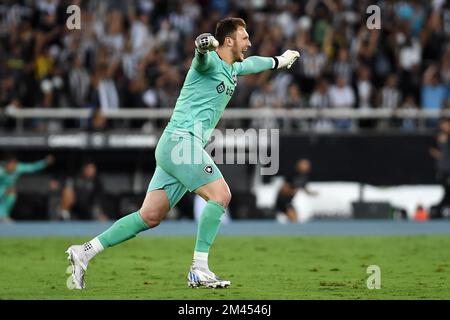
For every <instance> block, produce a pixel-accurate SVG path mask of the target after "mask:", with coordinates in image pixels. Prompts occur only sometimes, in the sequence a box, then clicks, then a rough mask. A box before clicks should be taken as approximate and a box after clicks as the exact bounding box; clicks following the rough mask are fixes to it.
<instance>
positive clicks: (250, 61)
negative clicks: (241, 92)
mask: <svg viewBox="0 0 450 320" xmlns="http://www.w3.org/2000/svg"><path fill="white" fill-rule="evenodd" d="M298 57H300V53H299V52H298V51H294V50H287V51H286V52H284V53H283V54H282V55H281V56H276V57H259V56H252V57H248V58H247V59H245V60H244V61H243V62H237V63H236V67H237V74H238V75H246V74H253V73H259V72H262V71H266V70H275V69H281V68H288V69H289V68H290V67H291V66H292V64H293V63H294V62H295V60H297V58H298Z"/></svg>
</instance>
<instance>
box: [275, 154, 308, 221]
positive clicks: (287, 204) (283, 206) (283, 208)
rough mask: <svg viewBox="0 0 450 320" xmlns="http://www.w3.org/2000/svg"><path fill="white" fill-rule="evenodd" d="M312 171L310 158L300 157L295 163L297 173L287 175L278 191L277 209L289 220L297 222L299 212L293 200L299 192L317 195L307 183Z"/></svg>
mask: <svg viewBox="0 0 450 320" xmlns="http://www.w3.org/2000/svg"><path fill="white" fill-rule="evenodd" d="M310 173H311V162H310V161H309V160H308V159H300V160H299V161H298V162H297V163H296V165H295V173H294V174H289V175H287V176H286V177H285V181H284V183H283V185H282V187H281V189H280V191H279V192H278V196H277V201H276V210H277V211H279V212H283V213H284V214H286V216H287V217H288V219H289V221H291V222H297V221H298V214H297V211H296V210H295V208H294V206H293V204H292V200H293V198H294V196H295V195H296V194H297V192H306V193H307V194H308V195H313V196H314V195H317V193H316V192H314V191H311V190H309V188H308V187H307V184H308V182H309V176H310Z"/></svg>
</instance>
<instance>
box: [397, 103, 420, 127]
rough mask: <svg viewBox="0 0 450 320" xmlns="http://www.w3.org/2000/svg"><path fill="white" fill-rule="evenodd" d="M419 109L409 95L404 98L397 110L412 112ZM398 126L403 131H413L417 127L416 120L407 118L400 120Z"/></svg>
mask: <svg viewBox="0 0 450 320" xmlns="http://www.w3.org/2000/svg"><path fill="white" fill-rule="evenodd" d="M417 109H419V106H418V105H417V104H416V101H415V99H414V95H412V94H410V95H408V96H406V98H405V100H404V101H403V103H402V104H401V105H400V107H399V108H398V110H405V111H406V110H409V111H414V110H417ZM400 126H401V127H402V128H403V129H407V130H413V129H415V128H416V127H417V120H414V119H408V118H403V119H401V120H400Z"/></svg>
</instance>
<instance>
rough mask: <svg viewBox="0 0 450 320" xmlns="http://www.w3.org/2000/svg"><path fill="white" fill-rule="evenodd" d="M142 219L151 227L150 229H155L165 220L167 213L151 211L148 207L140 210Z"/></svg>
mask: <svg viewBox="0 0 450 320" xmlns="http://www.w3.org/2000/svg"><path fill="white" fill-rule="evenodd" d="M139 212H140V214H141V217H142V219H143V220H144V222H145V223H146V224H147V225H148V226H149V228H155V227H157V226H158V225H159V224H160V223H161V220H162V219H163V217H164V215H165V212H161V211H160V210H155V209H151V208H148V207H142V208H141V209H140V210H139Z"/></svg>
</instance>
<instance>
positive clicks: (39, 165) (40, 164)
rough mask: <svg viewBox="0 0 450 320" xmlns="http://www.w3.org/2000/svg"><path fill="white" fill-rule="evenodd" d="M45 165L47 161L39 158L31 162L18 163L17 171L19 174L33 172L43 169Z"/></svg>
mask: <svg viewBox="0 0 450 320" xmlns="http://www.w3.org/2000/svg"><path fill="white" fill-rule="evenodd" d="M46 166H47V162H46V161H45V160H40V161H36V162H32V163H19V164H18V166H17V171H18V172H19V174H23V173H33V172H36V171H39V170H42V169H44V168H45V167H46Z"/></svg>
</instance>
